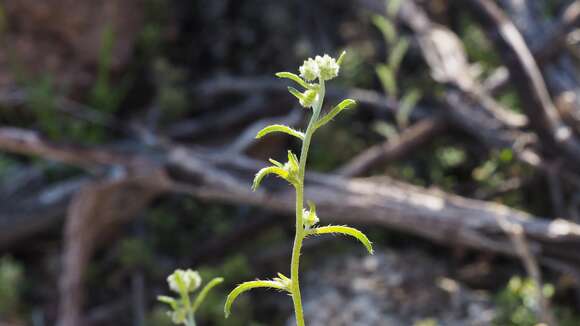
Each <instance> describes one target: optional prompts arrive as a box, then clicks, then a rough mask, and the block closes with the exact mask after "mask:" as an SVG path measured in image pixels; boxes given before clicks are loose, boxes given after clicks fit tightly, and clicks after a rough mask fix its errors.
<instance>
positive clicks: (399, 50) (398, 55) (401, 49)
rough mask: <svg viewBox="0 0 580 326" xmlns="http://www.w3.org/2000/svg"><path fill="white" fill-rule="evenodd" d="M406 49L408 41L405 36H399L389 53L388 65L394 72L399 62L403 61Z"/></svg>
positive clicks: (397, 68)
mask: <svg viewBox="0 0 580 326" xmlns="http://www.w3.org/2000/svg"><path fill="white" fill-rule="evenodd" d="M408 49H409V41H408V40H407V39H406V38H401V39H399V41H398V42H397V44H395V47H394V48H393V49H392V50H391V53H390V54H389V67H391V69H392V70H393V71H394V72H396V71H398V70H399V67H400V65H401V62H402V61H403V58H404V57H405V53H407V50H408Z"/></svg>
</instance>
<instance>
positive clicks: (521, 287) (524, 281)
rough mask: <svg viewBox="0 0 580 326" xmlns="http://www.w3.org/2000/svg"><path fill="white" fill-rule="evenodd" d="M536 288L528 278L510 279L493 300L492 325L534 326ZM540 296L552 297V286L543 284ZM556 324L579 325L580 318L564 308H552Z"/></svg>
mask: <svg viewBox="0 0 580 326" xmlns="http://www.w3.org/2000/svg"><path fill="white" fill-rule="evenodd" d="M536 293H537V287H536V284H535V282H533V281H532V280H531V279H529V278H521V277H517V276H516V277H512V278H511V279H510V280H509V282H508V284H507V286H506V288H505V289H503V290H501V291H500V292H499V293H498V294H497V295H496V298H495V303H496V305H497V316H496V318H495V320H494V325H497V326H535V325H538V323H539V321H538V318H537V317H536V314H535V311H536V307H537V305H538V302H537V296H536ZM542 294H543V295H544V297H546V298H548V299H549V298H551V297H553V296H554V286H553V285H551V284H545V285H544V287H543V288H542ZM552 309H553V311H554V312H555V315H556V319H557V322H558V324H559V325H560V326H573V325H579V324H580V316H578V315H575V314H574V313H573V312H572V310H571V309H569V308H564V307H558V306H555V307H552Z"/></svg>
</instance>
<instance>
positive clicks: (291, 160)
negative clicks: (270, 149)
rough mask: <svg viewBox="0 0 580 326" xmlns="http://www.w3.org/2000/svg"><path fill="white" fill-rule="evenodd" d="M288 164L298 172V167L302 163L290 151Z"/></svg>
mask: <svg viewBox="0 0 580 326" xmlns="http://www.w3.org/2000/svg"><path fill="white" fill-rule="evenodd" d="M288 162H289V163H290V166H292V167H293V168H294V169H296V170H298V166H299V165H300V162H299V161H298V156H296V154H294V153H292V151H291V150H288Z"/></svg>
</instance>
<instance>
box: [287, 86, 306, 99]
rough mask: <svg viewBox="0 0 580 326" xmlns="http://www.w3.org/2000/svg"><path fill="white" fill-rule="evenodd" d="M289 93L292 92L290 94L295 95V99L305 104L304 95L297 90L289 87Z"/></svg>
mask: <svg viewBox="0 0 580 326" xmlns="http://www.w3.org/2000/svg"><path fill="white" fill-rule="evenodd" d="M288 92H290V94H292V95H294V97H296V98H297V99H298V101H300V102H304V100H305V96H304V94H302V93H301V92H300V91H299V90H297V89H296V88H294V87H292V86H288Z"/></svg>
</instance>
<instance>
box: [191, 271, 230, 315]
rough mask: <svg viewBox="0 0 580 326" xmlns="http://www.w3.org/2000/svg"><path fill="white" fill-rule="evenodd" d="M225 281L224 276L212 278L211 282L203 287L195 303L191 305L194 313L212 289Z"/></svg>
mask: <svg viewBox="0 0 580 326" xmlns="http://www.w3.org/2000/svg"><path fill="white" fill-rule="evenodd" d="M223 281H224V279H223V278H221V277H216V278H214V279H213V280H211V281H210V282H209V283H207V284H206V285H205V286H204V287H203V289H202V290H201V291H200V292H199V294H198V295H197V297H196V298H195V301H193V305H192V306H191V311H193V313H195V312H196V311H197V309H198V308H199V306H200V305H201V303H202V302H203V300H205V297H207V294H208V293H209V291H211V289H213V288H214V287H215V286H216V285H218V284H220V283H222V282H223Z"/></svg>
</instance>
